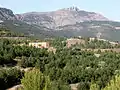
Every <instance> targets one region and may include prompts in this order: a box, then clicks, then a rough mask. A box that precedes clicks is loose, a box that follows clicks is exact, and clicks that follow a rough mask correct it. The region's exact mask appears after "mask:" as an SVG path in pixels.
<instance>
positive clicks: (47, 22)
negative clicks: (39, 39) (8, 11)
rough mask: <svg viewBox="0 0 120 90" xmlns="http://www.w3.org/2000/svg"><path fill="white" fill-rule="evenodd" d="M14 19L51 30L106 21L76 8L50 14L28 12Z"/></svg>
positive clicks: (95, 14) (94, 14)
mask: <svg viewBox="0 0 120 90" xmlns="http://www.w3.org/2000/svg"><path fill="white" fill-rule="evenodd" d="M16 17H17V19H18V20H21V21H24V22H26V23H29V24H36V25H40V26H41V25H43V26H46V27H47V28H51V29H56V27H58V26H64V25H73V24H76V23H80V22H84V21H91V20H92V21H94V20H95V21H108V19H107V18H106V17H104V16H102V15H101V14H98V13H95V12H88V11H84V10H80V9H79V8H77V7H70V8H64V9H59V10H56V11H51V12H28V13H24V14H17V15H16Z"/></svg>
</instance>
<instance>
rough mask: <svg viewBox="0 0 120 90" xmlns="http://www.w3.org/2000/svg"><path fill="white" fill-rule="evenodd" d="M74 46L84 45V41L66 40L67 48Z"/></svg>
mask: <svg viewBox="0 0 120 90" xmlns="http://www.w3.org/2000/svg"><path fill="white" fill-rule="evenodd" d="M75 44H85V40H83V39H74V38H73V39H68V40H67V47H68V48H69V47H71V46H72V45H75Z"/></svg>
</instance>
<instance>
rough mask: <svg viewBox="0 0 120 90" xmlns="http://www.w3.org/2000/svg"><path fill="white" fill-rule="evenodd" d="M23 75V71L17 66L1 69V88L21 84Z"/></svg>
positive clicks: (2, 89) (0, 89)
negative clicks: (16, 67)
mask: <svg viewBox="0 0 120 90" xmlns="http://www.w3.org/2000/svg"><path fill="white" fill-rule="evenodd" d="M22 76H23V73H22V72H21V71H20V70H17V69H15V68H14V69H12V68H10V69H2V70H0V90H5V89H6V88H10V87H12V86H14V85H17V84H20V79H21V78H22Z"/></svg>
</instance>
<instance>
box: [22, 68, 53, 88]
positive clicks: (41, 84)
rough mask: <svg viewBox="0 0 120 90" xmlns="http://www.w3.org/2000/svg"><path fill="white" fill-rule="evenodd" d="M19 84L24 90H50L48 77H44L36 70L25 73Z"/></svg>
mask: <svg viewBox="0 0 120 90" xmlns="http://www.w3.org/2000/svg"><path fill="white" fill-rule="evenodd" d="M21 82H22V85H23V87H24V90H50V88H51V82H50V79H49V77H46V76H44V75H43V74H42V73H41V72H40V71H39V70H37V69H36V70H35V69H33V70H32V71H29V72H26V73H25V77H23V79H22V80H21Z"/></svg>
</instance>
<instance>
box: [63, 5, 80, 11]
mask: <svg viewBox="0 0 120 90" xmlns="http://www.w3.org/2000/svg"><path fill="white" fill-rule="evenodd" d="M63 10H69V11H80V9H79V8H78V7H76V6H72V7H69V8H64V9H63Z"/></svg>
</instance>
